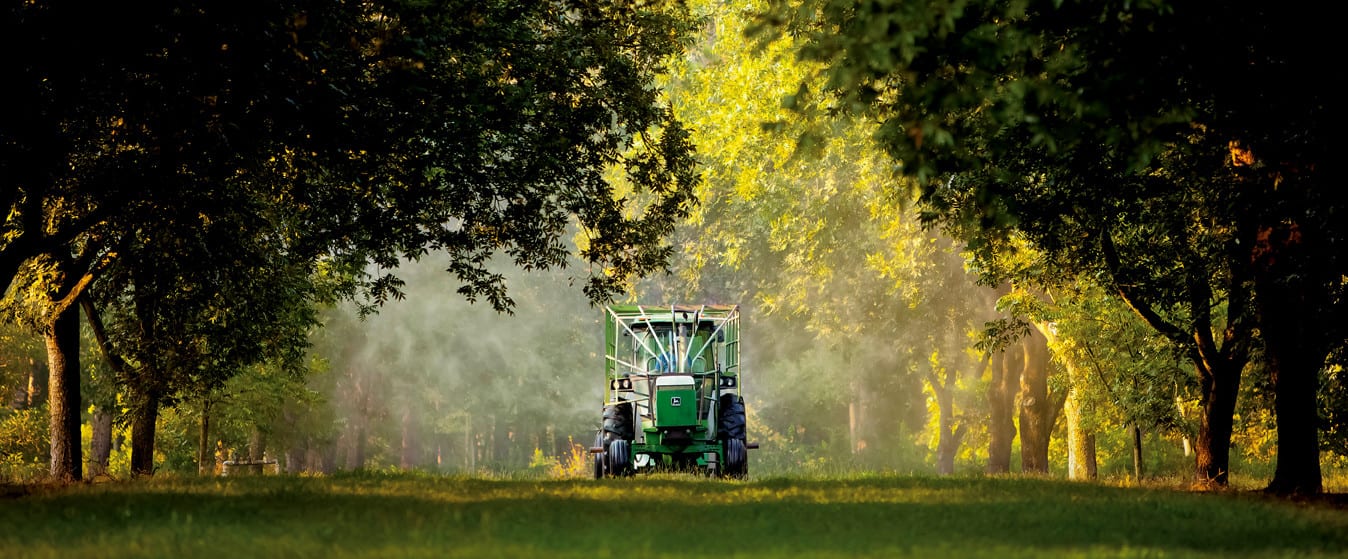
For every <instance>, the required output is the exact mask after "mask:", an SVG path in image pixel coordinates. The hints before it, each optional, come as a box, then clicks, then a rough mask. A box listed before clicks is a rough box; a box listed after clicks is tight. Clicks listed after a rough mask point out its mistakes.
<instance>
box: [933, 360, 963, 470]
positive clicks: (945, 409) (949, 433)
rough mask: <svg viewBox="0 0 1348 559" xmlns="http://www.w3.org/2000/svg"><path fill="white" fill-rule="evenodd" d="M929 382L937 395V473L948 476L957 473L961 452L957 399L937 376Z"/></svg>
mask: <svg viewBox="0 0 1348 559" xmlns="http://www.w3.org/2000/svg"><path fill="white" fill-rule="evenodd" d="M927 380H928V382H929V383H930V384H931V390H932V392H935V393H936V413H937V415H938V418H937V421H936V425H937V428H936V473H937V474H940V475H943V476H948V475H951V474H953V473H955V452H956V451H957V450H959V441H957V440H955V435H956V432H957V429H956V428H955V418H954V414H955V409H954V408H955V398H954V396H953V395H951V391H950V389H949V387H947V386H945V385H943V384H941V382H940V381H939V380H938V378H937V377H936V375H934V374H933V375H931V376H930V377H929V378H928V379H927Z"/></svg>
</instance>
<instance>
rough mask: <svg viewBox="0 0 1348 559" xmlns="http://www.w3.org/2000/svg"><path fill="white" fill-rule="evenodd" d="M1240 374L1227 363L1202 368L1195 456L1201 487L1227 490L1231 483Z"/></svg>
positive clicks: (1232, 365)
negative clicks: (1232, 445) (1232, 437)
mask: <svg viewBox="0 0 1348 559" xmlns="http://www.w3.org/2000/svg"><path fill="white" fill-rule="evenodd" d="M1240 373H1241V371H1240V368H1238V367H1236V366H1234V364H1232V363H1228V362H1224V361H1218V362H1212V363H1207V364H1206V366H1203V365H1200V366H1199V371H1198V376H1199V386H1200V387H1201V391H1200V397H1199V407H1200V416H1199V418H1198V438H1197V440H1195V441H1194V443H1195V444H1194V456H1195V459H1196V470H1197V475H1198V482H1199V483H1200V484H1203V485H1207V486H1217V487H1225V486H1226V484H1227V482H1228V480H1229V474H1230V464H1231V429H1232V426H1233V424H1234V421H1235V413H1236V396H1237V394H1238V393H1239V391H1240Z"/></svg>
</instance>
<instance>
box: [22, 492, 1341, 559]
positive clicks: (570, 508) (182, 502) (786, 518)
mask: <svg viewBox="0 0 1348 559" xmlns="http://www.w3.org/2000/svg"><path fill="white" fill-rule="evenodd" d="M8 493H10V494H9V495H8V496H5V497H0V557H3V558H5V559H11V558H20V557H43V558H67V557H69V558H74V557H137V558H150V557H166V558H167V557H172V558H195V557H230V558H237V559H252V558H257V557H322V558H339V557H389V558H395V557H398V558H401V557H437V558H438V557H547V558H554V557H584V558H596V557H635V558H656V557H839V558H851V557H987V558H1007V557H1340V556H1341V557H1348V510H1343V509H1337V508H1332V507H1326V506H1322V505H1306V504H1295V503H1290V502H1285V501H1276V500H1269V499H1264V498H1260V497H1257V496H1253V495H1241V494H1234V493H1232V494H1199V493H1185V492H1178V491H1165V490H1149V489H1129V488H1116V487H1105V486H1100V485H1087V484H1074V483H1067V482H1061V481H1049V480H1036V479H1000V478H911V477H861V478H850V479H799V478H791V479H787V478H777V479H766V480H757V481H745V482H734V481H718V480H708V479H699V478H682V477H665V476H660V477H637V478H634V479H622V480H604V481H593V480H555V481H521V480H491V479H472V478H458V477H434V476H425V475H402V476H397V475H350V476H336V477H327V478H323V477H305V478H294V477H278V476H273V477H258V478H213V479H161V480H154V481H147V482H135V483H101V484H92V485H79V486H75V487H70V488H65V489H30V490H28V491H26V492H25V491H13V490H11V491H9V492H8Z"/></svg>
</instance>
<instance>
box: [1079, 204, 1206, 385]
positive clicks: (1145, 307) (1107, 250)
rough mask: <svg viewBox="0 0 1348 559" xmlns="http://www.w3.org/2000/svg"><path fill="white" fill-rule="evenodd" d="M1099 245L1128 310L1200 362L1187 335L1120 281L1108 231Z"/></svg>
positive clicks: (1118, 292) (1116, 255) (1103, 234)
mask: <svg viewBox="0 0 1348 559" xmlns="http://www.w3.org/2000/svg"><path fill="white" fill-rule="evenodd" d="M1100 245H1101V248H1102V249H1103V252H1104V256H1105V268H1106V269H1107V270H1108V271H1109V276H1110V278H1111V279H1113V280H1114V291H1115V293H1117V294H1118V296H1119V298H1120V299H1122V300H1123V303H1124V304H1125V305H1128V308H1129V309H1131V310H1132V311H1133V312H1134V313H1136V314H1137V315H1138V316H1140V317H1142V320H1143V321H1145V322H1146V323H1147V325H1148V326H1151V327H1152V328H1153V329H1155V330H1156V331H1157V332H1160V333H1161V335H1163V336H1165V337H1166V338H1169V339H1170V341H1172V342H1174V343H1176V344H1178V345H1180V346H1181V347H1188V348H1189V350H1188V351H1189V353H1190V355H1191V358H1192V359H1193V360H1194V361H1195V362H1201V361H1202V355H1200V354H1199V353H1198V350H1197V348H1194V347H1193V346H1192V345H1190V343H1191V342H1192V340H1191V339H1190V338H1189V336H1188V334H1186V333H1185V332H1184V330H1182V329H1180V328H1179V327H1178V326H1175V325H1174V324H1171V323H1169V322H1167V321H1166V320H1165V319H1164V318H1162V317H1161V315H1160V314H1159V313H1157V312H1156V311H1155V310H1154V309H1152V308H1151V305H1150V304H1149V303H1147V302H1146V301H1143V300H1142V297H1141V294H1139V293H1137V292H1136V291H1135V290H1133V289H1132V288H1131V286H1130V285H1128V284H1127V283H1125V282H1123V281H1121V279H1120V277H1121V276H1122V275H1123V265H1122V263H1120V261H1119V253H1118V249H1117V248H1116V247H1115V246H1114V239H1113V237H1112V236H1111V235H1110V233H1109V230H1108V229H1105V230H1104V231H1102V232H1101V234H1100Z"/></svg>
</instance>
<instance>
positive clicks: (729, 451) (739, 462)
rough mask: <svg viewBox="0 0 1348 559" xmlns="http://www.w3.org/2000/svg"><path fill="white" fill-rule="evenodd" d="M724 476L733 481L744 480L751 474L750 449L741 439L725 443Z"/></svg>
mask: <svg viewBox="0 0 1348 559" xmlns="http://www.w3.org/2000/svg"><path fill="white" fill-rule="evenodd" d="M721 471H722V475H724V476H725V477H729V478H733V479H742V478H744V476H745V475H748V473H749V449H748V448H747V447H745V446H744V441H743V440H740V439H727V440H726V442H725V464H724V465H722V467H721Z"/></svg>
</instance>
